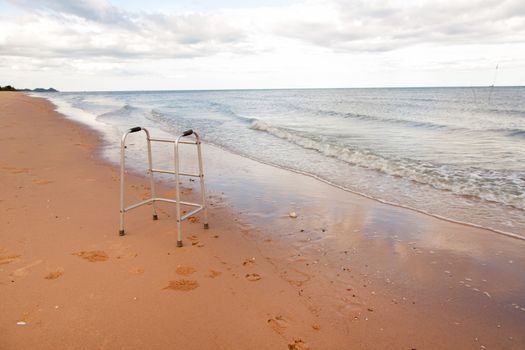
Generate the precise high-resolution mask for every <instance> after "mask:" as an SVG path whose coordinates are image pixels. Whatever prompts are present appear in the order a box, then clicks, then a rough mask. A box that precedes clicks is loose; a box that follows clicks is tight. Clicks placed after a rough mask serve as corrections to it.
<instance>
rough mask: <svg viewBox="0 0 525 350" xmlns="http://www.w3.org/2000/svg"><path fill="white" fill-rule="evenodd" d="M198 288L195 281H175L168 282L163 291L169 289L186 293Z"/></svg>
mask: <svg viewBox="0 0 525 350" xmlns="http://www.w3.org/2000/svg"><path fill="white" fill-rule="evenodd" d="M198 287H199V283H198V282H197V281H193V280H185V279H182V280H176V281H169V284H168V286H167V287H164V288H163V289H171V290H178V291H183V292H187V291H190V290H193V289H196V288H198Z"/></svg>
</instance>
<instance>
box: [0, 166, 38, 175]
mask: <svg viewBox="0 0 525 350" xmlns="http://www.w3.org/2000/svg"><path fill="white" fill-rule="evenodd" d="M2 169H5V170H7V171H9V172H10V173H11V174H28V173H29V172H30V171H31V170H32V169H31V168H13V167H3V168H2Z"/></svg>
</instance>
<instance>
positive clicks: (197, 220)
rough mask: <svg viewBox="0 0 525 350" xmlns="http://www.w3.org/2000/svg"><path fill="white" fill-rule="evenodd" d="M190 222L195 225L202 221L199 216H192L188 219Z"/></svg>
mask: <svg viewBox="0 0 525 350" xmlns="http://www.w3.org/2000/svg"><path fill="white" fill-rule="evenodd" d="M188 221H189V222H191V223H192V224H195V223H197V222H199V221H200V219H199V217H198V216H190V217H189V218H188Z"/></svg>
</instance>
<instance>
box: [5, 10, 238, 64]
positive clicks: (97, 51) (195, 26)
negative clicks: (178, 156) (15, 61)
mask: <svg viewBox="0 0 525 350" xmlns="http://www.w3.org/2000/svg"><path fill="white" fill-rule="evenodd" d="M11 3H14V4H16V5H18V6H20V7H21V8H22V9H24V10H25V11H26V14H25V15H24V16H21V17H18V18H16V19H14V20H13V19H4V27H5V28H4V33H2V34H0V55H3V56H35V57H36V56H39V57H42V56H44V57H54V58H56V57H72V58H76V57H86V58H87V57H107V58H114V59H137V58H191V57H201V56H209V55H213V54H216V53H220V52H224V51H230V52H235V51H236V50H239V51H240V52H242V51H243V50H246V45H242V44H243V41H244V39H245V37H244V33H243V32H242V30H240V29H239V28H235V27H234V26H232V25H231V24H229V21H228V18H226V17H225V16H224V15H223V14H221V13H207V14H204V13H188V14H170V13H143V12H136V13H132V12H126V11H124V10H121V9H117V8H115V7H114V6H112V5H110V4H109V3H107V2H106V1H101V0H89V1H88V0H84V1H78V2H76V1H58V0H54V1H52V0H46V1H40V2H37V3H32V2H30V1H28V0H11Z"/></svg>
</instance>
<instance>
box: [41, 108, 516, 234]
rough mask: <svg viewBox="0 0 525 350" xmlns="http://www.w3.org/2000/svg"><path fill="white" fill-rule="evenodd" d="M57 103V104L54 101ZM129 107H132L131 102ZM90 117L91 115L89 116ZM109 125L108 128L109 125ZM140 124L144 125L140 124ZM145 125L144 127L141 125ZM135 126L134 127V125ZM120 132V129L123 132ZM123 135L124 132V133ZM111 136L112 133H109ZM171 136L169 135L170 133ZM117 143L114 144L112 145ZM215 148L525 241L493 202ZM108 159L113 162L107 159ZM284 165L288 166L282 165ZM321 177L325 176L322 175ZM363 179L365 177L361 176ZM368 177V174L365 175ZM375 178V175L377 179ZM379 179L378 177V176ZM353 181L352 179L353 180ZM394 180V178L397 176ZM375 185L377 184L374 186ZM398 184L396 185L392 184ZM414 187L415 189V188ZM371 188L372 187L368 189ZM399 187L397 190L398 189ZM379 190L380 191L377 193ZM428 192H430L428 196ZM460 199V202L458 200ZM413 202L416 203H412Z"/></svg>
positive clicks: (510, 211) (509, 214) (506, 210)
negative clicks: (336, 175) (340, 177)
mask: <svg viewBox="0 0 525 350" xmlns="http://www.w3.org/2000/svg"><path fill="white" fill-rule="evenodd" d="M50 100H51V101H52V103H55V104H57V103H58V104H57V108H58V109H60V110H61V112H62V113H66V114H67V115H68V116H66V117H67V118H71V119H74V120H80V122H81V123H82V124H85V125H87V126H88V127H91V128H94V129H96V130H99V129H100V131H102V133H103V134H104V135H105V136H104V138H108V132H107V130H104V129H107V128H116V127H118V124H115V125H113V124H111V123H109V122H107V121H106V122H99V121H98V119H97V120H95V115H92V118H93V120H87V119H88V118H86V117H82V116H81V117H80V118H77V117H76V116H74V115H76V113H77V110H78V113H79V114H80V115H82V113H88V114H89V113H91V112H86V111H84V110H83V109H78V108H76V107H74V108H73V107H72V106H70V107H71V110H68V109H67V107H64V105H63V103H65V104H66V105H67V102H66V101H65V100H64V101H60V99H52V98H51V99H50ZM55 100H56V101H55ZM127 103H130V102H129V101H128V102H127ZM90 115H91V114H90ZM144 122H145V123H146V125H147V124H148V123H149V121H147V120H145V121H144ZM106 123H109V124H106ZM99 124H101V125H102V124H103V126H100V125H99ZM137 124H141V123H137ZM141 125H142V124H141ZM131 126H133V125H131ZM150 127H152V128H155V129H158V130H156V131H157V132H159V131H160V132H162V133H164V132H165V130H163V126H162V123H161V125H160V126H159V125H155V126H154V125H151V126H150ZM120 129H121V128H120ZM121 131H122V130H121ZM110 133H111V131H110ZM167 134H168V135H169V136H171V135H170V134H169V133H167ZM113 138H114V137H113V136H111V137H109V139H113ZM112 142H114V140H113V141H112ZM209 145H210V146H212V147H217V148H219V149H220V150H222V151H224V152H226V153H231V154H235V155H238V156H241V157H244V158H248V159H251V160H253V161H255V162H258V163H261V164H266V165H268V166H272V167H277V168H280V169H285V170H287V171H291V172H294V173H297V174H300V175H306V176H310V177H312V178H314V179H317V180H318V181H322V182H324V183H326V184H329V185H332V186H334V187H337V188H339V189H341V190H343V191H346V192H350V193H352V194H356V195H359V196H363V197H366V198H369V199H373V200H376V201H378V202H380V203H384V204H388V205H392V206H395V207H401V208H405V209H408V210H412V211H415V212H418V213H421V214H424V215H429V216H432V217H434V218H438V219H441V220H445V221H447V222H452V223H457V224H461V225H466V226H468V227H474V228H479V229H483V230H488V231H491V232H493V233H497V234H500V235H504V236H508V237H510V238H514V239H519V240H525V236H523V233H522V232H521V226H522V224H523V222H522V221H523V220H522V219H521V213H522V210H521V209H520V208H519V207H513V206H512V205H507V204H505V203H503V202H491V201H490V200H489V201H485V200H483V199H481V198H479V197H476V196H473V197H471V196H469V195H462V194H459V193H454V192H453V191H452V192H450V191H449V190H446V189H440V188H436V187H434V186H432V185H431V184H427V183H419V182H418V181H417V180H416V181H414V180H409V179H405V180H404V181H406V183H403V184H401V186H400V185H399V184H397V185H395V186H394V185H392V186H393V187H392V186H391V187H392V188H391V189H392V190H393V192H391V191H389V190H388V186H387V190H385V191H384V190H383V189H382V185H379V187H378V186H377V185H378V183H377V179H376V180H373V181H372V182H371V183H367V182H364V183H363V181H361V182H360V181H356V183H359V184H358V185H355V186H354V184H353V183H352V182H345V181H343V182H337V181H336V180H334V179H332V180H331V177H330V176H327V175H326V174H324V175H316V173H315V172H312V169H310V170H309V171H302V170H300V169H294V167H293V166H291V165H289V166H288V165H280V164H276V163H274V162H272V161H271V160H270V161H268V160H267V159H266V160H265V159H257V158H256V157H252V156H250V155H248V154H243V152H236V151H235V150H234V149H229V148H226V147H223V146H221V145H219V144H217V143H215V142H211V143H209ZM106 158H111V157H108V156H107V155H106ZM109 161H110V163H112V164H117V163H118V159H115V157H113V158H112V159H109ZM283 164H285V163H283ZM370 171H371V172H373V173H375V172H376V171H375V170H373V169H371V170H370ZM377 173H378V174H380V176H389V175H388V174H386V175H385V174H383V173H381V172H377ZM321 174H322V173H321ZM361 175H362V174H361ZM365 175H366V174H365ZM352 176H355V177H356V178H358V179H359V178H365V177H366V176H365V177H363V176H359V173H358V172H357V173H352V174H351V177H352ZM374 176H375V175H372V177H374ZM378 176H379V175H378ZM351 177H350V178H351ZM394 177H395V176H394ZM384 180H385V181H383V183H389V181H390V180H393V179H390V178H385V179H384ZM374 181H375V182H374ZM393 183H395V182H393ZM412 184H413V185H414V186H415V187H414V188H412V187H411V186H412ZM363 186H365V187H364V188H363ZM366 186H369V187H366ZM396 186H398V187H397V188H396ZM403 186H406V188H407V189H408V188H411V189H410V190H407V191H404V190H403V188H404V187H403ZM369 188H370V189H373V188H376V190H368V189H369ZM377 188H381V189H379V191H378V190H377ZM414 191H416V192H417V191H418V193H427V195H426V196H418V195H415V196H411V195H409V194H408V193H416V192H414ZM427 191H429V192H427ZM393 194H398V195H400V197H395V196H393ZM455 197H457V198H455ZM412 198H414V199H412ZM440 202H443V203H451V204H450V206H451V207H450V208H449V206H448V205H447V206H439V205H427V204H426V203H440Z"/></svg>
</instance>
